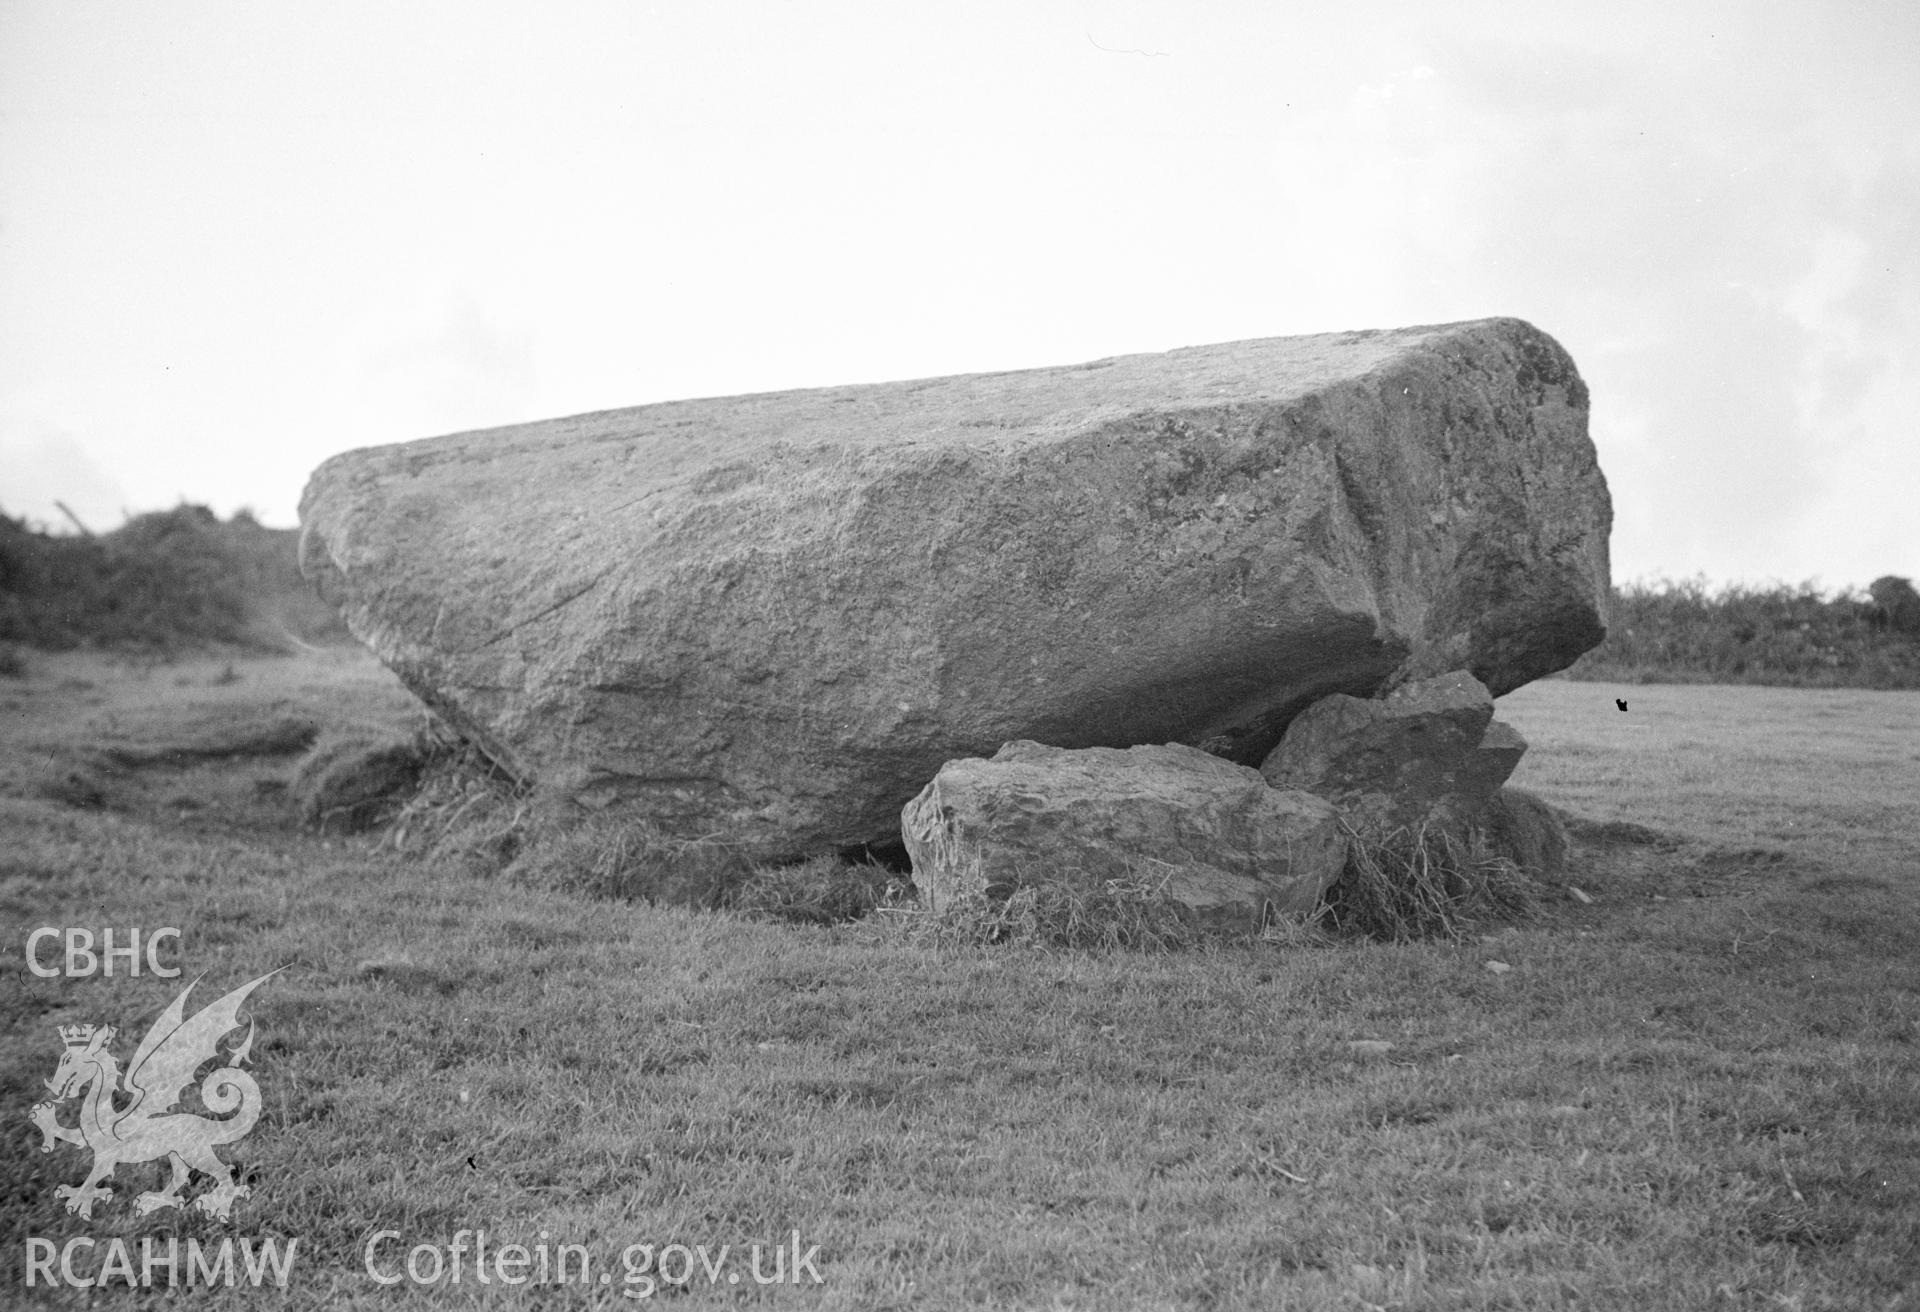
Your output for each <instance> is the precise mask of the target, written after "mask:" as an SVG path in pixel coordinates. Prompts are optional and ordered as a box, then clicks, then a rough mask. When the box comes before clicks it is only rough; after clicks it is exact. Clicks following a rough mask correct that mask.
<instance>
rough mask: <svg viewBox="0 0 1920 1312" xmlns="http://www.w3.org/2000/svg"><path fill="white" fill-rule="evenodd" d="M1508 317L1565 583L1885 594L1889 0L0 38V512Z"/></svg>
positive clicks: (1901, 483)
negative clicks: (743, 407)
mask: <svg viewBox="0 0 1920 1312" xmlns="http://www.w3.org/2000/svg"><path fill="white" fill-rule="evenodd" d="M1489 315H1514V316H1518V317H1520V318H1523V319H1527V320H1529V321H1530V322H1532V323H1534V324H1536V325H1537V326H1539V327H1540V328H1542V329H1544V330H1546V331H1547V332H1549V333H1551V334H1553V335H1554V336H1555V337H1556V338H1558V339H1559V340H1560V341H1561V342H1562V344H1564V345H1565V346H1566V347H1567V348H1568V350H1569V351H1571V352H1572V354H1573V357H1574V359H1575V361H1576V362H1577V363H1578V364H1579V366H1580V369H1581V372H1582V374H1583V376H1584V377H1585V378H1586V380H1587V382H1588V384H1589V387H1590V388H1591V391H1592V397H1593V413H1592V432H1593V437H1594V442H1595V445H1596V447H1597V449H1598V451H1599V455H1600V462H1601V466H1602V468H1603V469H1604V470H1605V472H1606V474H1607V478H1608V481H1609V483H1610V485H1611V488H1612V492H1613V501H1614V513H1615V521H1614V536H1613V543H1612V547H1613V561H1614V577H1615V579H1616V581H1629V580H1642V579H1644V580H1652V579H1656V578H1676V579H1678V578H1690V577H1698V576H1705V577H1706V578H1707V579H1708V580H1709V581H1711V582H1714V583H1726V582H1745V583H1754V584H1760V583H1766V582H1772V581H1783V582H1795V583H1797V582H1802V581H1808V580H1811V581H1814V582H1816V583H1817V584H1818V585H1820V586H1822V587H1825V588H1828V589H1835V588H1840V587H1844V586H1858V585H1863V584H1865V583H1866V582H1868V581H1869V580H1871V579H1873V578H1875V577H1878V576H1880V575H1883V574H1888V573H1893V574H1903V575H1909V576H1920V512H1917V511H1916V501H1920V431H1917V430H1916V427H1915V417H1916V415H1920V6H1915V5H1912V4H1911V3H1908V0H1851V2H1847V3H1842V2H1839V0H1825V2H1822V0H1805V2H1803V3H1795V4H1781V3H1778V2H1777V0H1767V2H1766V3H1754V4H1741V3H1714V2H1712V0H1690V3H1687V4H1684V5H1675V4H1672V3H1669V2H1667V0H1661V2H1660V3H1639V0H1606V2H1605V3H1592V4H1587V3H1566V4H1556V3H1552V2H1551V0H1526V2H1525V3H1509V2H1505V0H1501V2H1488V3H1437V2H1434V0H1428V2H1427V3H1415V4H1390V3H1365V2H1364V0H1340V2H1338V3H1321V2H1320V0H1289V2H1288V3H1280V4H1276V3H1273V2H1272V0H1255V2H1252V3H1238V2H1234V0H1171V2H1168V3H1158V2H1154V0H1138V2H1135V0H1015V2H1013V3H996V2H993V0H983V2H981V3H967V4H958V3H953V4H948V3H939V2H938V0H929V2H927V3H917V4H899V3H897V2H894V3H872V4H849V3H838V2H836V0H810V2H809V3H805V4H800V3H771V2H769V3H735V2H733V0H684V2H681V3H666V2H662V3H648V2H646V0H546V2H543V3H500V2H498V0H458V3H426V2H422V0H407V2H405V3H392V0H378V2H377V3H362V2H360V0H328V3H326V4H314V3H290V2H286V0H238V2H235V3H213V2H210V0H154V2H153V3H145V4H139V5H129V4H125V3H120V2H119V0H52V2H50V3H43V2H41V0H5V2H4V3H0V510H4V511H5V512H7V513H9V514H12V515H14V516H24V517H26V518H27V519H29V520H30V521H32V522H34V523H37V524H42V525H45V526H47V527H49V528H61V527H64V526H65V525H66V520H65V517H64V516H63V514H62V513H61V512H60V511H59V510H58V509H57V508H56V506H55V504H54V503H55V501H56V500H58V501H61V502H64V503H65V504H66V505H67V506H68V507H69V508H70V509H72V510H73V512H74V513H75V514H76V515H77V516H78V517H79V518H80V519H81V520H82V521H83V522H85V523H86V524H88V525H89V526H90V527H91V528H93V529H95V530H96V531H98V530H102V529H106V528H111V527H113V526H115V525H117V524H119V523H121V522H122V521H123V519H124V518H125V516H126V515H128V514H129V513H138V512H141V511H144V510H153V509H162V508H166V507H169V506H172V505H175V504H178V503H179V502H180V501H182V500H186V501H191V502H195V503H200V504H205V505H210V506H212V507H213V508H214V509H215V510H216V511H218V512H219V513H221V514H222V515H227V514H231V513H233V512H235V511H237V510H239V509H241V508H246V509H248V510H250V511H252V512H253V513H254V514H255V515H256V516H258V517H259V518H260V519H262V520H263V521H264V522H266V523H269V524H275V525H284V526H290V525H292V524H294V523H295V522H296V520H297V506H298V503H299V497H300V491H301V488H302V486H303V485H304V483H305V481H306V477H307V475H308V474H309V473H310V472H311V471H312V469H313V468H314V467H315V466H316V465H318V464H319V463H320V462H321V461H322V460H324V459H325V458H326V457H327V456H329V455H332V454H334V453H336V452H339V451H344V450H348V449H350V448H353V447H360V446H368V445H374V444H378V443H386V442H398V441H406V440H410V439H413V438H419V437H427V436H431V435H434V434H438V433H445V432H452V431H458V430H462V429H471V428H482V427H491V426H494V425H498V424H507V423H515V422H520V421H524V420H532V419H542V418H550V417H555V416H559V415H566V414H576V413H581V412H584V411H591V410H602V409H609V408H613V407H618V406H627V405H638V404H642V403H645V402H649V401H661V400H670V399H675V398H682V397H696V396H720V395H729V394H734V393H743V392H758V391H769V390H775V389H782V388H790V387H811V386H830V385H838V384H845V383H860V382H878V381H883V380H888V379H898V378H914V377H925V376H932V375H941V374H954V373H970V372H976V371H981V370H999V369H1017V368H1027V367H1039V366H1046V365H1055V364H1069V363H1076V362H1080V361H1084V360H1091V359H1098V358H1102V357H1105V356H1111V355H1121V354H1128V353H1133V352H1141V351H1161V350H1168V349H1171V348H1174V347H1179V346H1185V345H1194V344H1199V343H1205V342H1220V341H1232V340H1236V339H1241V338H1249V337H1270V336H1281V335H1288V334H1294V333H1312V332H1329V331H1339V330H1346V329H1356V328H1386V327H1395V326H1400V325H1407V324H1427V323H1442V322H1449V321H1453V320H1461V319H1474V318H1481V317H1485V316H1489Z"/></svg>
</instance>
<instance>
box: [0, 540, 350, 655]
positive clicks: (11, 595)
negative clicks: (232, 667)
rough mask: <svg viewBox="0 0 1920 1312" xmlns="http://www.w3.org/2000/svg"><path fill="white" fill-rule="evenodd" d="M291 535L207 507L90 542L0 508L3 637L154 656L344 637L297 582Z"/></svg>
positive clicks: (272, 646)
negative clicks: (39, 527)
mask: <svg viewBox="0 0 1920 1312" xmlns="http://www.w3.org/2000/svg"><path fill="white" fill-rule="evenodd" d="M297 540H298V534H297V533H296V532H295V531H294V530H291V529H285V530H281V529H269V528H263V527H261V526H260V524H258V523H257V522H256V521H255V520H254V519H253V517H252V516H251V515H247V514H244V513H242V514H237V515H235V516H234V517H233V519H232V520H230V521H228V522H227V523H225V524H222V523H221V522H220V520H219V518H218V517H217V516H215V515H214V514H213V512H212V511H210V510H208V509H207V508H206V507H205V506H192V505H181V506H178V507H176V508H174V509H172V510H166V511H158V512H155V513H153V514H147V515H139V516H136V517H135V518H133V519H130V520H128V521H127V523H125V524H124V525H122V526H121V527H119V528H117V529H115V530H114V531H113V532H111V533H104V534H100V535H98V536H87V537H57V536H54V535H52V534H49V533H42V532H38V531H36V530H33V529H29V528H28V527H27V526H26V525H25V524H24V523H23V522H21V521H19V520H15V519H11V518H8V517H7V516H5V515H0V641H9V642H18V643H24V644H27V645H29V646H34V647H40V648H44V649H48V650H56V651H58V650H66V649H70V648H74V647H81V646H90V647H111V648H132V649H138V650H145V651H150V652H158V653H161V654H167V653H171V652H174V651H177V650H181V649H184V648H192V647H204V646H207V645H211V644H229V645H234V646H240V647H247V648H252V649H256V650H266V651H272V650H282V649H284V647H285V645H286V639H287V638H288V637H295V638H303V639H306V640H309V641H341V640H343V639H345V638H346V637H347V636H348V635H347V634H346V631H345V629H344V628H343V627H341V625H340V623H339V619H338V617H337V616H336V615H334V613H333V611H332V610H331V608H329V607H327V606H326V605H325V604H324V603H323V602H321V601H320V600H319V598H317V597H315V596H313V594H312V593H311V591H310V590H309V589H308V588H307V586H306V584H305V582H304V581H303V580H302V579H301V578H300V572H299V566H298V563H297V561H296V559H295V556H296V553H297Z"/></svg>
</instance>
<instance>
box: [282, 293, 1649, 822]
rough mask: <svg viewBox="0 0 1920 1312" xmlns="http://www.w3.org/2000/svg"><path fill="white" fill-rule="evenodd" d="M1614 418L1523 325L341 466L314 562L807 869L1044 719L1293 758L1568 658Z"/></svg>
mask: <svg viewBox="0 0 1920 1312" xmlns="http://www.w3.org/2000/svg"><path fill="white" fill-rule="evenodd" d="M1586 419H1587V394H1586V389H1585V387H1584V385H1583V384H1582V383H1581V381H1580V378H1579V375H1578V373H1577V371H1576V370H1575V368H1574V365H1573V362H1572V361H1571V360H1570V359H1569V358H1568V356H1567V354H1566V353H1565V351H1563V350H1562V349H1561V348H1560V347H1559V345H1558V344H1556V343H1555V342H1554V341H1553V340H1552V339H1551V338H1549V337H1547V336H1546V335H1545V334H1543V333H1541V332H1539V331H1538V330H1536V329H1534V328H1532V327H1530V326H1529V325H1527V324H1524V323H1521V322H1519V321H1518V320H1512V319H1494V320H1485V321H1481V322H1475V323H1465V324H1452V325H1442V326H1437V327H1424V328H1409V329H1401V330H1395V331H1386V332H1356V333H1340V334H1331V335H1325V336H1316V337H1297V338H1272V339H1266V340H1261V341H1246V342H1232V343H1226V344H1222V345H1217V346H1201V347H1192V348H1187V349H1184V350H1179V351H1170V352H1167V353H1165V354H1162V355H1142V356H1128V357H1123V358H1119V359H1113V360H1102V361H1096V362H1093V363H1091V364H1085V365H1076V366H1071V367H1065V368H1054V369H1037V370H1030V371H1024V372H1017V373H1001V374H981V375H972V376H966V377H956V378H938V379H927V380H920V381H915V382H901V383H885V384H878V385H873V386H861V387H835V388H822V389H817V390H809V391H795V392H782V393H773V394H767V395H761V396H743V397H730V398H722V399H716V400H699V401H678V402H671V403H666V404H660V405H649V406H641V407H638V408H635V409H630V410H616V411H608V412H604V413H600V414H590V415H579V416H575V417H573V418H568V419H556V420H550V421H547V422H543V423H535V424H523V425H519V426H516V427H512V428H503V429H496V430H491V431H487V432H478V433H463V434H456V435H453V436H448V437H441V438H435V439H431V440H427V441H421V442H412V443H406V444H403V445H398V446H389V447H380V448H372V449H366V450H359V451H352V452H348V453H346V454H344V455H340V456H336V457H334V458H333V459H331V460H329V461H327V462H326V463H325V464H324V465H322V466H321V467H320V468H319V470H317V471H316V472H315V474H314V475H313V477H312V479H311V481H310V482H309V484H308V487H307V490H306V494H305V496H304V497H303V499H302V502H301V520H302V539H301V561H302V569H303V571H304V572H305V573H306V575H307V577H308V578H309V579H311V580H312V581H313V582H314V583H315V584H316V585H317V586H318V587H319V588H320V590H321V591H322V594H323V595H324V596H325V597H327V598H328V599H329V600H331V601H332V602H333V603H334V604H336V605H337V606H338V607H339V608H340V611H341V613H342V615H343V616H344V618H345V621H346V623H347V625H348V627H349V628H350V629H351V630H352V631H353V633H354V634H355V635H356V636H357V637H358V638H359V639H360V640H361V641H362V642H364V643H365V644H366V645H367V646H368V647H370V648H371V649H372V650H373V651H374V652H375V653H376V654H377V655H378V656H379V657H380V659H381V660H383V661H385V662H386V663H387V664H388V665H389V666H391V667H392V669H393V670H394V671H395V672H396V673H397V674H398V675H399V676H400V678H401V679H402V681H403V682H405V683H406V685H407V686H408V687H409V688H410V689H412V690H413V691H414V692H415V693H416V694H417V695H418V696H420V697H421V698H422V699H423V700H425V701H426V702H427V703H428V704H429V705H431V706H432V707H433V708H434V709H435V710H437V711H438V712H439V713H440V714H441V715H442V716H444V717H445V718H446V719H447V720H448V721H449V722H450V723H451V724H452V725H453V726H454V727H455V728H457V729H458V730H459V731H460V732H461V733H463V734H465V735H466V736H467V737H468V738H470V739H471V740H472V741H473V742H474V743H476V744H477V745H478V746H479V747H480V748H481V749H482V750H484V751H485V752H486V753H487V754H488V755H489V756H491V757H492V758H493V759H494V760H495V761H496V762H497V763H499V764H500V765H501V766H502V767H504V768H505V769H507V770H509V771H511V772H512V773H513V774H515V775H516V776H518V777H520V778H521V779H523V780H526V781H529V782H532V783H535V784H537V785H538V786H539V787H541V788H542V789H544V790H547V791H549V792H552V793H557V794H559V795H561V796H562V797H564V798H569V799H573V800H574V801H577V802H579V803H581V804H582V805H585V806H590V807H596V808H607V807H620V808H625V809H629V810H631V811H632V813H634V814H635V815H636V816H643V817H645V818H646V819H648V820H650V821H651V822H653V823H655V824H658V825H661V826H663V827H665V828H667V829H668V830H670V831H674V832H679V833H683V834H688V835H695V836H712V837H715V838H718V839H722V840H725V841H731V842H736V843H739V844H740V845H741V846H742V847H743V848H744V849H747V850H749V851H751V852H752V853H754V854H756V855H763V856H789V855H806V854H810V853H813V852H817V851H822V850H827V849H830V848H834V847H845V846H852V845H855V844H860V843H871V842H883V841H887V840H889V839H897V826H898V817H899V814H900V808H901V807H902V806H903V805H904V804H905V803H906V802H907V801H908V800H909V799H911V798H912V797H913V796H914V795H915V794H916V793H917V792H918V791H919V790H920V789H921V788H922V787H924V786H925V784H926V783H927V781H928V780H929V779H931V778H932V777H933V775H934V773H935V772H936V771H937V770H938V769H939V768H940V766H941V764H942V763H943V762H946V761H948V760H952V759H955V758H958V757H964V756H979V755H990V754H991V753H992V752H994V751H995V750H996V749H997V748H998V747H999V745H1000V744H1001V743H1003V742H1006V741H1009V740H1012V739H1021V738H1025V739H1036V740H1041V741H1045V742H1049V743H1055V744H1059V745H1062V746H1066V747H1091V746H1110V747H1128V746H1132V745H1135V744H1140V743H1165V742H1180V743H1190V744H1204V745H1205V746H1206V747H1207V749H1208V750H1210V751H1213V752H1216V753H1218V754H1220V755H1222V756H1224V757H1226V758H1229V759H1231V760H1233V761H1235V762H1238V763H1240V764H1243V765H1258V764H1259V763H1260V762H1261V761H1262V760H1263V759H1264V757H1265V756H1266V754H1267V753H1268V752H1269V751H1270V750H1271V749H1272V748H1273V746H1274V745H1275V744H1276V743H1277V742H1278V741H1279V739H1280V735H1281V732H1282V731H1283V730H1284V729H1285V727H1286V725H1287V723H1288V722H1289V721H1290V720H1291V719H1292V718H1293V716H1294V715H1295V714H1296V713H1297V712H1298V711H1299V710H1301V709H1302V708H1303V707H1305V706H1306V705H1308V704H1309V703H1311V702H1312V701H1314V700H1315V699H1317V698H1319V697H1321V696H1323V695H1325V694H1327V693H1330V692H1347V693H1352V694H1355V695H1367V694H1370V693H1372V692H1374V691H1375V690H1376V689H1378V688H1380V687H1382V686H1383V685H1385V684H1387V683H1389V682H1390V681H1395V682H1397V681H1404V680H1407V679H1415V678H1420V677H1424V676H1427V675H1431V674H1437V673H1440V672H1442V671H1446V670H1451V669H1467V670H1471V671H1472V672H1473V673H1474V674H1475V675H1476V676H1477V677H1478V678H1479V679H1480V680H1481V681H1482V682H1484V683H1485V684H1487V685H1488V687H1489V688H1491V689H1492V690H1493V691H1494V693H1495V694H1496V695H1497V694H1499V693H1502V692H1505V691H1507V690H1510V689H1512V688H1514V687H1518V686H1519V685H1521V684H1523V683H1526V682H1527V681H1529V680H1531V679H1534V678H1538V677H1539V676H1541V675H1543V674H1546V673H1549V672H1551V671H1554V670H1557V669H1560V668H1563V667H1564V666H1566V665H1568V664H1570V663H1571V662H1572V661H1573V660H1574V659H1575V658H1576V657H1577V656H1579V655H1580V653H1581V652H1583V651H1585V650H1586V649H1587V648H1589V647H1591V646H1593V645H1594V644H1596V643H1597V642H1598V641H1599V640H1600V638H1601V636H1602V635H1603V632H1604V630H1603V628H1602V615H1603V608H1604V606H1605V604H1606V600H1607V595H1608V566H1607V535H1608V530H1609V525H1610V521H1611V507H1610V503H1609V501H1608V496H1607V489H1606V484H1605V481H1604V479H1603V478H1602V477H1601V473H1600V469H1599V466H1598V464H1597V463H1596V461H1595V457H1594V450H1593V446H1592V443H1591V442H1590V441H1589V440H1588V437H1587V429H1586Z"/></svg>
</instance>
